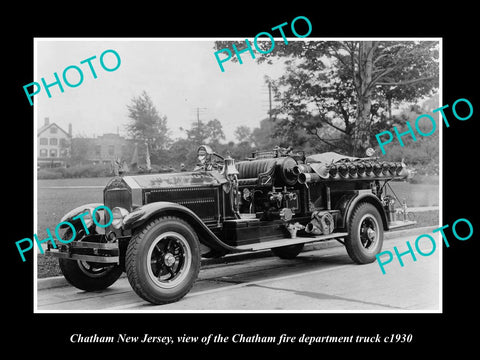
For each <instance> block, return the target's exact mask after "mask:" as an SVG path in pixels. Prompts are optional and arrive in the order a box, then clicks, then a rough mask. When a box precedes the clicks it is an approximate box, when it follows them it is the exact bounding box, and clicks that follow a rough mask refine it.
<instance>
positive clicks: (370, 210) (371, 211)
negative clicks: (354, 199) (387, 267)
mask: <svg viewBox="0 0 480 360" xmlns="http://www.w3.org/2000/svg"><path fill="white" fill-rule="evenodd" d="M367 214H368V215H371V216H373V217H374V218H375V219H376V221H377V225H378V227H377V228H378V232H377V237H378V238H377V239H376V243H375V246H374V247H373V248H372V249H371V250H366V249H365V247H364V246H363V245H362V242H361V240H360V237H359V227H360V225H361V224H360V220H361V219H362V218H363V216H365V215H367ZM347 230H348V234H349V235H348V236H347V237H346V238H345V247H346V249H347V253H348V255H349V256H350V258H351V259H352V260H353V261H354V262H355V263H357V264H369V263H372V262H374V261H375V260H376V255H377V254H378V253H379V252H380V251H381V250H382V246H383V222H382V218H381V216H380V213H379V212H378V210H377V208H376V207H375V206H374V205H372V204H370V203H367V202H363V203H360V204H358V205H356V207H355V209H354V210H353V213H352V215H351V216H350V219H349V221H348V228H347Z"/></svg>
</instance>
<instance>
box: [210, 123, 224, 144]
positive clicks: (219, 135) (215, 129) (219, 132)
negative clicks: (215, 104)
mask: <svg viewBox="0 0 480 360" xmlns="http://www.w3.org/2000/svg"><path fill="white" fill-rule="evenodd" d="M206 131H207V134H208V137H207V139H208V143H209V144H210V145H212V146H215V145H218V144H219V143H220V140H225V133H224V132H223V126H222V123H221V122H220V121H219V120H218V119H213V120H210V121H209V122H208V123H207V125H206Z"/></svg>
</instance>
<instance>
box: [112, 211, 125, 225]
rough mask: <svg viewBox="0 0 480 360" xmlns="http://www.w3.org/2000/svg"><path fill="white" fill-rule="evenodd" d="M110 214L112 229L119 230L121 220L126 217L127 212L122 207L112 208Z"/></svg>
mask: <svg viewBox="0 0 480 360" xmlns="http://www.w3.org/2000/svg"><path fill="white" fill-rule="evenodd" d="M112 214H113V220H112V227H113V228H114V229H120V228H121V227H122V226H123V219H124V218H125V216H127V215H128V210H127V209H124V208H122V207H114V208H113V209H112Z"/></svg>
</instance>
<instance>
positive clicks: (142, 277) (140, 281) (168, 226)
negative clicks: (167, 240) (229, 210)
mask: <svg viewBox="0 0 480 360" xmlns="http://www.w3.org/2000/svg"><path fill="white" fill-rule="evenodd" d="M167 231H168V232H169V231H174V232H177V233H179V234H180V235H183V237H184V238H185V239H186V240H187V242H188V245H189V247H190V252H191V264H190V269H189V270H188V274H187V276H186V278H185V280H184V281H183V282H182V283H180V284H179V285H177V286H175V287H173V288H171V289H165V288H161V287H159V286H156V285H155V283H154V282H153V281H152V279H151V278H150V276H149V274H148V270H147V263H148V261H147V256H148V251H149V247H150V245H151V244H152V243H153V241H154V240H155V239H156V238H157V237H158V236H160V235H161V234H162V233H165V232H167ZM200 263H201V256H200V245H199V241H198V237H197V234H196V233H195V231H194V230H193V229H192V227H191V226H190V225H189V224H188V223H187V222H186V221H184V220H182V219H180V218H177V217H172V216H165V217H160V218H157V219H155V220H153V221H151V222H150V223H148V224H147V225H145V226H143V228H142V229H141V230H140V231H138V232H136V233H135V235H134V236H133V237H132V239H131V240H130V242H129V244H128V247H127V253H126V257H125V267H126V273H127V277H128V281H129V283H130V285H131V286H132V288H133V290H134V291H135V292H136V293H137V295H138V296H140V297H141V298H142V299H144V300H146V301H148V302H150V303H152V304H156V305H162V304H168V303H171V302H175V301H178V300H180V299H181V298H183V297H184V296H185V295H186V294H187V293H188V292H189V291H190V289H191V288H192V286H193V284H194V282H195V281H196V279H197V276H198V273H199V271H200Z"/></svg>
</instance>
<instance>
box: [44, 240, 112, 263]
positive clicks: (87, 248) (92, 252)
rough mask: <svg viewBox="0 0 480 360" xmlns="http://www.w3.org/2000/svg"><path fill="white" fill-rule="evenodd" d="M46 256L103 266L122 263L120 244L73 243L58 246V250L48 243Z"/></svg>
mask: <svg viewBox="0 0 480 360" xmlns="http://www.w3.org/2000/svg"><path fill="white" fill-rule="evenodd" d="M45 255H46V256H53V257H57V258H62V259H70V260H80V261H90V262H95V263H102V264H119V263H120V256H119V247H118V242H115V243H98V242H88V241H73V242H71V243H69V244H57V248H54V247H53V245H52V244H51V243H48V247H47V250H46V251H45Z"/></svg>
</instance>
